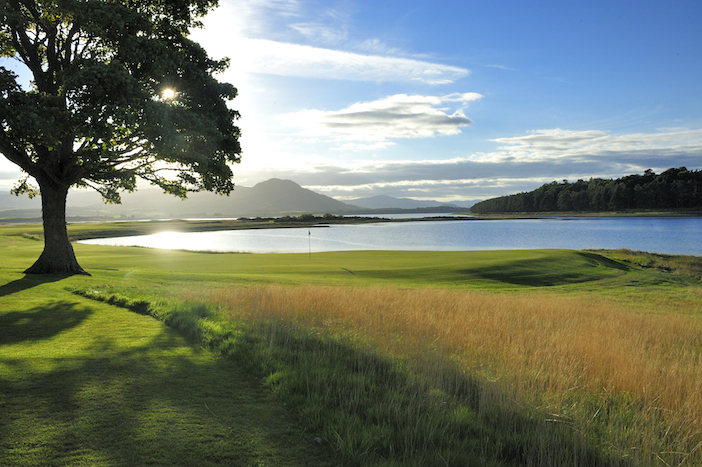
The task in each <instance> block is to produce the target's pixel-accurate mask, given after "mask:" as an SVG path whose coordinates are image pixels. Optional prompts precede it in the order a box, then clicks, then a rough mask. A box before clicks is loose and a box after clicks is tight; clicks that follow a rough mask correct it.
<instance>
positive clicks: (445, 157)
mask: <svg viewBox="0 0 702 467" xmlns="http://www.w3.org/2000/svg"><path fill="white" fill-rule="evenodd" d="M701 21H702V2H698V1H677V0H670V1H667V2H641V1H617V2H611V1H607V2H605V1H588V2H562V1H532V0H530V1H525V0H520V1H481V2H474V1H443V0H434V1H432V2H427V1H416V0H404V1H377V0H375V1H369V0H343V1H334V0H326V1H318V0H237V1H233V0H220V7H219V8H218V9H217V10H216V11H215V12H213V13H211V14H210V15H208V17H206V18H205V19H204V25H205V27H204V28H203V29H201V30H196V31H194V32H193V38H194V39H195V40H197V41H198V42H200V43H201V44H202V45H203V46H205V48H206V49H207V50H208V51H209V52H210V54H211V55H212V56H214V57H217V58H220V57H223V56H228V57H230V58H231V60H232V64H231V67H230V69H229V70H228V71H227V72H225V73H224V74H223V75H222V76H221V77H220V78H221V79H222V80H224V81H229V82H231V83H233V84H234V85H235V86H236V87H237V88H238V89H239V93H240V95H239V97H237V99H235V100H234V101H233V102H232V106H233V107H234V108H236V109H238V110H240V112H241V114H242V119H241V121H240V122H239V124H240V126H241V128H242V131H243V135H244V136H243V138H242V145H243V150H244V152H243V158H242V163H241V164H240V165H239V166H237V167H235V182H236V183H237V184H239V185H244V186H253V185H254V184H256V183H258V182H261V181H264V180H266V179H268V178H271V177H278V178H286V179H291V180H294V181H296V182H297V183H299V184H301V185H303V186H305V187H307V188H310V189H313V190H315V191H317V192H320V193H323V194H326V195H329V196H333V197H336V198H338V199H342V200H343V199H348V198H353V197H362V196H372V195H377V194H387V195H391V196H396V197H412V198H418V199H437V200H441V201H456V200H474V199H484V198H489V197H493V196H499V195H504V194H510V193H514V192H518V191H525V190H532V189H534V188H536V187H538V186H540V185H541V184H543V183H547V182H550V181H553V180H562V179H569V180H571V181H574V180H576V179H578V178H583V179H589V178H590V177H605V178H610V177H618V176H622V175H626V174H630V173H642V172H643V171H644V170H645V169H648V168H651V169H653V170H654V171H656V172H659V171H662V170H665V169H667V168H670V167H679V166H683V165H684V166H687V167H688V168H690V169H700V168H702V85H701V83H702V78H701V77H702V45H701V44H702V28H701V27H700V22H701ZM17 176H18V173H16V171H15V169H14V168H13V167H12V166H11V165H9V164H8V163H7V162H6V161H4V160H2V161H0V187H2V188H3V189H4V188H5V187H9V186H10V185H11V184H12V181H14V180H16V179H17Z"/></svg>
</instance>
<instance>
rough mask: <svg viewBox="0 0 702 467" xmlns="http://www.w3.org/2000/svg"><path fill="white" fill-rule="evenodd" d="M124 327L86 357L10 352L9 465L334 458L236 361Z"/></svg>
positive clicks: (6, 402)
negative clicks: (142, 335)
mask: <svg viewBox="0 0 702 467" xmlns="http://www.w3.org/2000/svg"><path fill="white" fill-rule="evenodd" d="M86 313H90V312H88V311H86ZM94 315H95V314H94ZM143 319H147V318H143ZM2 326H3V324H0V327H2ZM120 332H121V331H120V329H118V328H113V327H110V326H109V324H108V325H106V326H105V327H104V329H103V330H102V332H100V333H99V334H95V337H94V338H93V339H92V344H88V346H89V347H88V350H87V351H85V352H80V354H81V357H70V356H69V357H65V356H61V355H62V352H63V350H62V349H60V348H58V349H57V350H56V355H55V354H53V353H51V352H53V351H52V350H49V351H45V352H44V354H43V355H42V356H41V357H33V356H28V357H25V356H22V357H21V358H15V359H9V358H3V356H2V354H1V353H0V363H1V364H0V395H1V397H0V465H68V464H71V465H72V464H81V465H83V464H85V465H169V466H190V465H198V466H208V465H242V466H247V465H260V466H274V465H281V466H293V465H305V462H307V461H309V462H310V464H309V465H322V466H328V465H334V464H333V463H332V462H330V461H329V460H328V458H327V457H328V456H329V451H328V449H325V448H322V447H320V446H317V444H316V443H314V441H313V435H304V436H303V435H302V432H301V430H299V429H297V428H295V424H294V423H292V422H291V421H290V418H289V415H288V414H287V413H285V411H284V410H283V409H282V408H281V407H280V406H278V405H277V404H273V403H271V401H270V400H269V399H268V396H267V395H266V392H265V390H263V388H262V387H261V383H260V382H258V381H256V380H255V379H253V378H252V377H251V376H250V375H247V374H246V373H245V372H243V371H242V370H241V368H238V367H237V366H236V365H235V364H234V363H233V362H231V361H226V360H223V359H215V358H212V356H211V355H210V354H204V353H202V352H200V353H198V352H197V351H193V350H192V347H191V346H189V345H188V344H187V343H185V341H184V340H183V339H182V338H180V337H179V336H177V335H176V334H175V333H174V332H172V331H171V330H169V329H165V328H164V329H163V330H162V331H161V332H160V333H158V334H157V335H156V336H154V337H150V338H147V340H146V341H144V340H139V336H138V335H137V336H136V337H130V338H128V339H123V338H120V337H119V336H118V334H119V333H120ZM129 332H130V333H132V331H129ZM135 342H136V343H138V344H137V345H135ZM63 355H66V354H63ZM68 355H70V354H68ZM86 355H87V356H86ZM2 364H4V366H5V368H6V369H9V368H11V369H12V372H11V373H5V374H14V375H19V376H14V377H12V376H10V377H2V376H1V375H3V373H2V371H3V365H2ZM47 367H48V368H49V369H48V370H47ZM6 371H7V370H6ZM301 459H302V461H301Z"/></svg>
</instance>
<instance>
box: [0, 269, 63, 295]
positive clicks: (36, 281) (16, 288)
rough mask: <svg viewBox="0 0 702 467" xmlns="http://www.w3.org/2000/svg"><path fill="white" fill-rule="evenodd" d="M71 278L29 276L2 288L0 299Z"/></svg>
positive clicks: (47, 275) (46, 275)
mask: <svg viewBox="0 0 702 467" xmlns="http://www.w3.org/2000/svg"><path fill="white" fill-rule="evenodd" d="M68 277H71V276H70V275H68V274H27V275H26V276H24V277H23V278H21V279H17V280H14V281H12V282H9V283H7V284H4V285H1V286H0V297H5V296H7V295H12V294H14V293H17V292H21V291H23V290H27V289H31V288H32V287H36V286H38V285H42V284H48V283H50V282H57V281H60V280H63V279H66V278H68Z"/></svg>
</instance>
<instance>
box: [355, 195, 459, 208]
mask: <svg viewBox="0 0 702 467" xmlns="http://www.w3.org/2000/svg"><path fill="white" fill-rule="evenodd" d="M347 201H348V203H349V204H353V205H354V206H360V207H362V208H369V209H386V208H391V209H416V208H429V207H435V206H452V207H458V206H457V205H455V204H451V203H442V202H440V201H434V200H430V201H424V200H417V199H412V198H393V197H392V196H387V195H377V196H371V197H369V198H354V199H349V200H347Z"/></svg>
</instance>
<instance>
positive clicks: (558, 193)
mask: <svg viewBox="0 0 702 467" xmlns="http://www.w3.org/2000/svg"><path fill="white" fill-rule="evenodd" d="M650 209H655V210H694V209H702V171H700V170H687V169H686V168H685V167H680V168H677V169H668V170H666V171H665V172H663V173H661V174H658V175H656V174H655V173H654V172H653V171H652V170H651V169H649V170H646V171H645V172H644V173H643V175H628V176H626V177H622V178H619V179H616V180H605V179H601V178H591V179H590V180H589V181H584V180H578V181H577V182H575V183H569V182H568V181H567V180H564V181H563V183H559V182H551V183H547V184H545V185H543V186H541V187H540V188H537V189H536V190H534V191H530V192H528V193H518V194H515V195H509V196H502V197H499V198H493V199H488V200H485V201H481V202H480V203H477V204H475V205H474V206H473V207H472V208H471V212H474V213H477V214H487V213H506V212H574V211H588V212H603V211H626V210H650Z"/></svg>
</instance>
